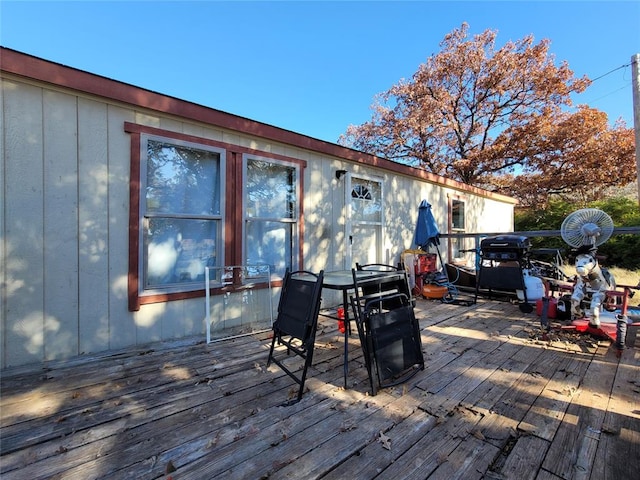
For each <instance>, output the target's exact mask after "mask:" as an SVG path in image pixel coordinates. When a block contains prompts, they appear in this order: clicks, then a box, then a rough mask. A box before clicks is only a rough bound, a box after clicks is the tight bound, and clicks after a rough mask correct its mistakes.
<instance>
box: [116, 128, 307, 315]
mask: <svg viewBox="0 0 640 480" xmlns="http://www.w3.org/2000/svg"><path fill="white" fill-rule="evenodd" d="M124 130H125V132H127V133H129V134H131V153H130V157H131V163H130V172H129V175H130V186H129V272H128V282H127V297H128V304H129V311H132V312H133V311H138V310H140V307H141V305H146V304H152V303H162V302H170V301H174V300H185V299H191V298H201V297H204V296H205V289H204V288H203V289H199V290H190V291H186V292H175V293H159V294H150V295H140V293H139V282H140V278H139V276H138V272H139V266H140V258H139V251H140V250H139V247H140V228H139V225H140V218H139V212H140V198H141V192H140V181H141V179H140V161H141V159H140V144H141V143H140V142H141V135H142V134H149V135H158V136H162V137H166V138H172V139H176V140H182V141H187V142H192V143H197V144H202V145H209V146H213V147H218V148H222V149H225V150H226V152H227V154H226V159H227V161H226V177H225V178H226V185H225V187H226V188H225V191H226V192H227V193H229V192H233V196H232V197H229V196H227V198H226V202H225V216H224V226H223V229H224V243H225V258H224V262H223V263H224V265H239V264H240V262H241V261H242V241H240V242H238V241H235V239H237V238H240V239H241V238H242V188H241V186H242V154H243V153H247V154H251V155H257V156H260V157H269V158H273V159H276V160H283V161H287V162H292V163H297V164H298V165H300V167H301V169H302V170H304V168H306V166H307V162H306V161H304V160H300V159H297V158H291V157H286V156H283V155H276V154H272V153H269V152H263V151H259V150H254V149H250V148H245V147H240V146H237V145H231V144H228V143H224V142H219V141H216V140H210V139H206V138H201V137H196V136H193V135H187V134H184V133H178V132H173V131H170V130H164V129H160V128H156V127H150V126H145V125H139V124H136V123H131V122H125V123H124ZM300 191H301V192H302V193H301V198H300V202H298V203H299V206H298V208H299V212H298V215H299V217H298V222H299V223H298V225H299V235H298V245H299V247H298V250H299V251H298V264H299V265H298V268H302V251H303V244H304V217H303V197H304V178H303V176H301V178H300ZM281 285H282V282H281V280H277V279H276V280H273V281H272V282H271V286H272V287H278V286H281ZM248 288H254V289H255V288H258V289H261V288H268V285H267V284H266V283H265V284H264V285H262V284H258V285H252V286H251V287H248V286H246V285H243V284H241V283H237V284H234V285H229V286H225V287H220V288H211V290H210V291H211V294H212V295H220V294H224V293H228V292H238V291H242V290H246V289H248Z"/></svg>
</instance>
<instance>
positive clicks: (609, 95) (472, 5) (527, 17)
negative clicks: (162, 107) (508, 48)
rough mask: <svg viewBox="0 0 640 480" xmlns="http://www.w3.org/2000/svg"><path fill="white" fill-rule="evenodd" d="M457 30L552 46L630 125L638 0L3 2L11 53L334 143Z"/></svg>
mask: <svg viewBox="0 0 640 480" xmlns="http://www.w3.org/2000/svg"><path fill="white" fill-rule="evenodd" d="M462 22H467V23H468V24H469V26H470V31H471V32H472V34H475V33H480V32H482V31H484V30H486V29H491V30H497V31H498V38H497V41H498V44H499V45H501V44H503V43H504V42H506V41H508V40H517V39H520V38H523V37H524V36H526V35H528V34H532V35H533V36H534V38H535V41H536V42H537V41H539V40H542V39H544V38H547V39H549V40H550V41H551V53H553V54H554V56H555V58H556V62H557V63H559V62H561V61H567V62H568V64H569V66H570V68H571V69H572V70H573V71H574V72H575V74H576V75H577V76H582V75H587V76H588V77H589V78H591V79H597V80H595V81H594V83H593V85H592V86H591V87H590V88H589V89H588V90H587V91H586V92H585V93H583V94H581V95H580V96H579V97H578V98H576V101H577V102H579V103H585V104H588V105H590V106H591V107H594V108H597V109H600V110H603V111H605V112H606V113H607V114H608V115H609V120H610V122H611V123H613V121H615V120H616V119H617V118H618V117H622V118H623V119H624V120H625V121H626V123H627V125H628V126H629V127H632V126H633V100H632V71H631V67H630V66H626V67H623V68H619V67H622V66H623V65H628V64H629V63H630V61H631V57H632V55H634V54H636V53H640V27H639V25H640V0H635V1H630V0H627V1H618V2H616V1H600V2H596V1H588V0H586V1H585V0H582V1H567V2H561V1H540V2H529V1H516V0H512V1H494V2H489V1H456V0H452V1H447V2H434V1H408V2H401V1H398V2H391V1H374V2H366V1H353V2H345V1H334V2H321V1H298V2H287V1H262V2H250V1H233V2H221V1H194V2H189V1H182V2H171V1H158V0H155V1H138V2H134V1H111V2H94V1H86V0H85V1H74V2H56V1H45V2H34V1H19V2H18V1H9V0H0V43H1V44H2V45H3V46H5V47H8V48H12V49H15V50H19V51H21V52H24V53H28V54H31V55H35V56H37V57H41V58H44V59H47V60H51V61H54V62H57V63H62V64H64V65H68V66H71V67H75V68H78V69H81V70H85V71H88V72H91V73H95V74H98V75H103V76H105V77H109V78H112V79H115V80H119V81H122V82H126V83H130V84H133V85H136V86H139V87H143V88H146V89H149V90H153V91H156V92H160V93H163V94H167V95H171V96H175V97H178V98H181V99H183V100H188V101H191V102H194V103H198V104H201V105H205V106H208V107H212V108H216V109H219V110H223V111H226V112H229V113H233V114H236V115H240V116H243V117H247V118H250V119H253V120H257V121H260V122H264V123H268V124H271V125H275V126H278V127H281V128H285V129H288V130H292V131H295V132H298V133H302V134H305V135H308V136H311V137H315V138H319V139H322V140H328V141H330V142H336V141H337V139H338V137H339V136H340V134H342V133H344V132H345V131H346V129H347V127H348V126H349V125H350V124H361V123H363V122H365V121H367V120H369V119H370V118H371V113H372V112H371V109H370V106H371V104H372V103H373V100H374V97H375V95H376V94H378V93H381V92H383V91H386V90H388V89H389V88H390V87H391V86H392V85H394V84H396V83H397V82H398V81H399V80H400V79H402V78H409V77H411V75H412V74H413V73H414V72H415V71H416V70H417V69H418V66H419V65H420V64H421V63H423V62H424V61H425V60H426V59H427V58H428V57H429V56H430V55H432V54H436V53H437V52H438V51H439V50H440V47H439V44H440V42H441V41H442V39H443V37H444V36H445V35H446V34H447V33H449V32H450V31H451V30H453V29H454V28H459V27H460V25H461V24H462ZM609 72H612V73H609ZM598 77H601V78H598Z"/></svg>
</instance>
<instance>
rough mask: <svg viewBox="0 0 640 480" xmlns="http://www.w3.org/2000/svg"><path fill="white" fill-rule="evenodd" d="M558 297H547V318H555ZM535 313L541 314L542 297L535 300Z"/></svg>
mask: <svg viewBox="0 0 640 480" xmlns="http://www.w3.org/2000/svg"><path fill="white" fill-rule="evenodd" d="M557 310H558V299H557V298H556V297H549V309H548V310H547V318H556V315H557V314H558V312H557ZM536 314H537V315H538V316H539V317H540V316H541V315H542V299H541V298H539V299H538V300H536Z"/></svg>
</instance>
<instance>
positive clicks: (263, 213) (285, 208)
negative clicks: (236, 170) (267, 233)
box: [246, 160, 297, 218]
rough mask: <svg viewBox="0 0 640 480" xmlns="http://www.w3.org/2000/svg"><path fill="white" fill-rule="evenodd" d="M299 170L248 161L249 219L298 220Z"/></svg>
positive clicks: (263, 162) (275, 164) (258, 161)
mask: <svg viewBox="0 0 640 480" xmlns="http://www.w3.org/2000/svg"><path fill="white" fill-rule="evenodd" d="M296 205H297V198H296V169H295V168H293V167H290V166H286V165H280V164H277V163H269V162H265V161H262V160H248V161H247V206H246V207H247V217H260V218H296Z"/></svg>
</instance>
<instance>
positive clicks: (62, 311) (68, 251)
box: [42, 91, 79, 360]
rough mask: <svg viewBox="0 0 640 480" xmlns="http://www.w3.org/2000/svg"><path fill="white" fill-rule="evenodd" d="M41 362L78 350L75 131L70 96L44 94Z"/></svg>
mask: <svg viewBox="0 0 640 480" xmlns="http://www.w3.org/2000/svg"><path fill="white" fill-rule="evenodd" d="M42 124H43V127H44V128H43V134H44V138H43V151H44V199H45V201H44V332H43V336H44V359H45V360H56V359H60V358H66V357H69V356H70V355H77V354H78V353H79V352H78V131H77V105H76V97H75V96H71V95H67V94H63V93H58V92H51V91H45V92H44V95H43V122H42Z"/></svg>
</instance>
